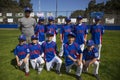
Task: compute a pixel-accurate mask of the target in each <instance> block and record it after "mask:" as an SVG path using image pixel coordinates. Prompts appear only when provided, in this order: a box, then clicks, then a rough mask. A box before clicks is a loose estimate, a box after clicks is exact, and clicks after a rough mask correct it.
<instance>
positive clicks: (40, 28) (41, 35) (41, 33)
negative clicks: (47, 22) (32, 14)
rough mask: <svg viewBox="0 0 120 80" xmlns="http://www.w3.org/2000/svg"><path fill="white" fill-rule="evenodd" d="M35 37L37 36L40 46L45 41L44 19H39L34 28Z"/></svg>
mask: <svg viewBox="0 0 120 80" xmlns="http://www.w3.org/2000/svg"><path fill="white" fill-rule="evenodd" d="M35 35H37V36H38V40H39V44H40V45H41V44H42V43H43V42H44V41H45V26H44V17H40V18H39V21H38V24H37V25H36V27H35Z"/></svg>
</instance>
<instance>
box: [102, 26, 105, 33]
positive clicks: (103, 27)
mask: <svg viewBox="0 0 120 80" xmlns="http://www.w3.org/2000/svg"><path fill="white" fill-rule="evenodd" d="M104 32H105V30H104V26H102V29H101V34H102V35H103V34H104Z"/></svg>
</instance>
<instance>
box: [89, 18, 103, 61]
mask: <svg viewBox="0 0 120 80" xmlns="http://www.w3.org/2000/svg"><path fill="white" fill-rule="evenodd" d="M90 33H91V35H92V38H91V39H92V40H93V41H94V43H95V47H97V48H98V50H99V56H98V59H100V52H101V47H102V35H103V34H104V27H103V26H102V25H101V17H100V16H96V17H95V24H94V25H92V26H91V29H90Z"/></svg>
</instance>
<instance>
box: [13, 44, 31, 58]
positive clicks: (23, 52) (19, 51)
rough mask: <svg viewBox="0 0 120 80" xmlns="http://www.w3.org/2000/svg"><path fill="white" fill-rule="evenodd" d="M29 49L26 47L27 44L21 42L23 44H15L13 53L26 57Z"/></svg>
mask: <svg viewBox="0 0 120 80" xmlns="http://www.w3.org/2000/svg"><path fill="white" fill-rule="evenodd" d="M29 52H30V51H29V49H28V45H27V44H23V45H19V44H18V45H17V46H16V48H15V50H14V55H15V56H18V58H19V59H20V60H21V59H24V58H25V57H26V55H27V54H29Z"/></svg>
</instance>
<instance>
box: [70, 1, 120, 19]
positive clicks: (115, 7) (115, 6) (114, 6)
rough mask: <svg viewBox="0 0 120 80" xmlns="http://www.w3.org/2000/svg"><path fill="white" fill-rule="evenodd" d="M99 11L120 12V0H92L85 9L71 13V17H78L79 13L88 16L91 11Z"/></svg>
mask: <svg viewBox="0 0 120 80" xmlns="http://www.w3.org/2000/svg"><path fill="white" fill-rule="evenodd" d="M99 11H102V12H104V13H109V14H116V13H117V14H118V13H120V0H108V1H107V2H106V3H104V2H101V3H96V0H91V1H90V2H89V4H88V7H87V8H86V10H85V11H84V10H76V11H74V12H73V13H71V17H76V16H78V15H81V16H84V17H87V16H88V15H89V13H91V12H99Z"/></svg>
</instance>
